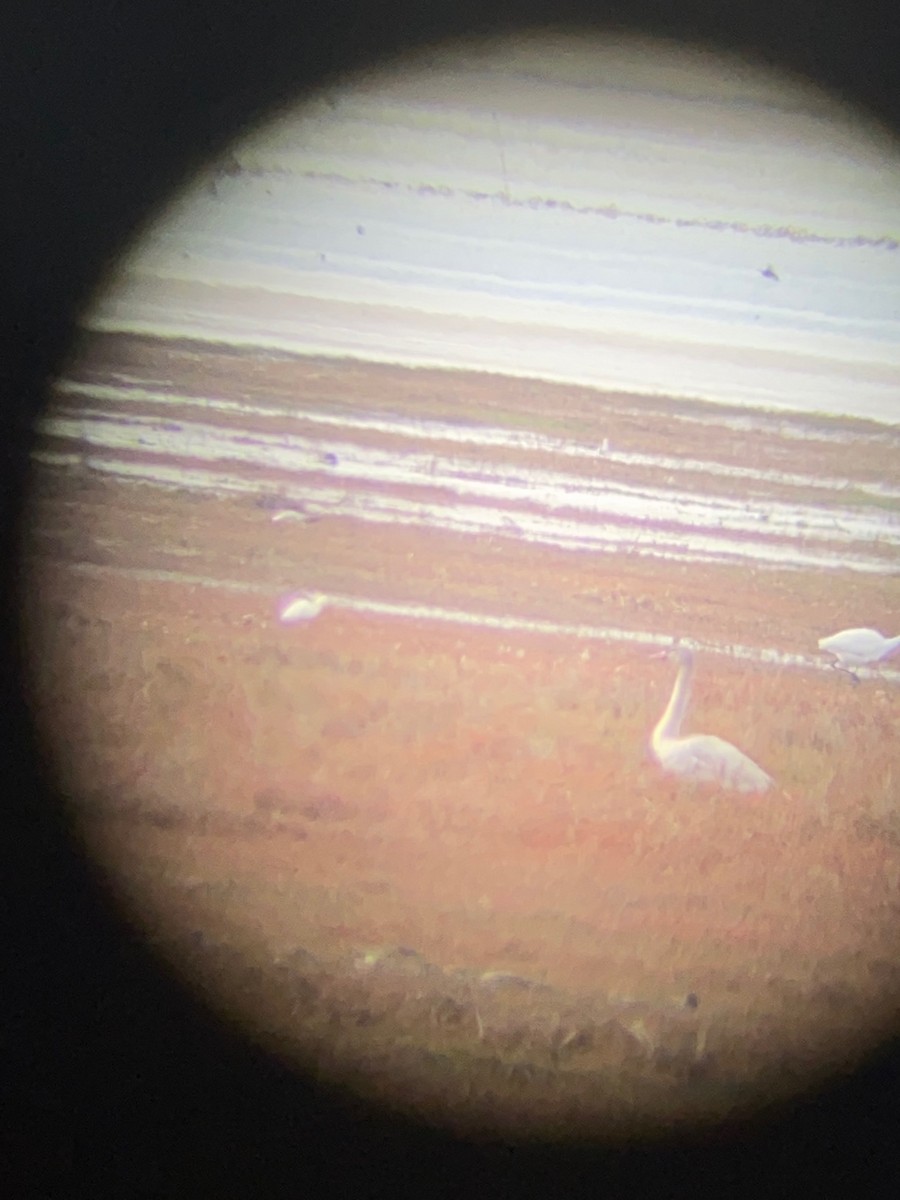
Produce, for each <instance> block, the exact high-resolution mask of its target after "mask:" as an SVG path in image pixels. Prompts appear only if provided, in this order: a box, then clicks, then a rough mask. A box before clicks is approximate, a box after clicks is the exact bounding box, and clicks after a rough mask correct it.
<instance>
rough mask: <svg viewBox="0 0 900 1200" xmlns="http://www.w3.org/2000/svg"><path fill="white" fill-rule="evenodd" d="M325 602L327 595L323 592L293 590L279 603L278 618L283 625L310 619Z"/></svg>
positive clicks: (317, 613) (326, 602)
mask: <svg viewBox="0 0 900 1200" xmlns="http://www.w3.org/2000/svg"><path fill="white" fill-rule="evenodd" d="M327 604H328V597H327V596H326V595H325V593H324V592H294V593H292V594H291V595H290V596H287V597H285V598H284V599H283V600H282V601H281V603H280V604H279V608H278V619H279V620H280V621H282V622H283V623H284V624H285V625H292V624H294V622H295V621H311V620H313V618H314V617H317V616H318V615H319V613H320V612H321V611H322V610H323V609H324V608H325V606H326V605H327Z"/></svg>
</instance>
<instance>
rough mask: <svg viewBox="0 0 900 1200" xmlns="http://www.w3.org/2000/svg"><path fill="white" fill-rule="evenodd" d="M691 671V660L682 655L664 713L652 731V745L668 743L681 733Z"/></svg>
mask: <svg viewBox="0 0 900 1200" xmlns="http://www.w3.org/2000/svg"><path fill="white" fill-rule="evenodd" d="M693 671H694V663H693V659H692V658H691V657H690V655H688V654H682V656H681V667H680V668H679V671H678V677H677V678H676V680H675V686H674V687H673V688H672V695H671V696H670V697H669V703H668V704H667V705H666V711H665V712H664V713H663V715H662V716H661V717H660V719H659V723H658V724H657V726H656V728H655V729H654V731H653V743H654V745H656V744H657V743H659V742H664V741H668V740H669V739H670V738H677V737H678V735H679V733H680V732H681V722H682V721H683V720H684V714H685V710H686V709H687V705H688V700H689V698H690V692H691V677H692V675H693Z"/></svg>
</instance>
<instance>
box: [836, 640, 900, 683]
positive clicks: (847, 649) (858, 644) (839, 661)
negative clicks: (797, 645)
mask: <svg viewBox="0 0 900 1200" xmlns="http://www.w3.org/2000/svg"><path fill="white" fill-rule="evenodd" d="M898 646H900V635H898V636H897V637H892V638H888V637H883V636H882V635H881V634H880V633H879V632H878V631H877V630H876V629H842V630H841V632H840V633H833V634H832V635H831V637H826V638H819V649H820V650H824V651H826V653H828V654H833V655H834V662H833V663H832V664H831V665H832V666H833V667H837V669H838V670H839V671H847V672H848V674H850V675H852V676H853V678H854V679H857V678H858V677H857V675H856V674H855V672H854V671H853V668H854V667H865V666H868V665H870V664H871V663H877V662H881V660H882V659H884V658H887V657H888V655H889V654H892V653H893V652H894V651H895V650H896V649H897V647H898Z"/></svg>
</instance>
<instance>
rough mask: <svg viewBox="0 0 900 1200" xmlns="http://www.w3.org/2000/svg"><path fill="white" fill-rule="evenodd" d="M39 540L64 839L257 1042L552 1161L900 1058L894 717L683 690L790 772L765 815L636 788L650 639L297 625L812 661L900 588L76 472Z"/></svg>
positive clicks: (657, 701)
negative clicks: (306, 618) (830, 638)
mask: <svg viewBox="0 0 900 1200" xmlns="http://www.w3.org/2000/svg"><path fill="white" fill-rule="evenodd" d="M33 512H34V517H33V520H32V522H31V527H30V535H29V541H28V543H27V545H26V555H27V561H28V570H29V575H28V580H27V592H26V598H27V602H26V613H25V615H26V621H25V633H26V645H27V648H28V652H29V656H30V661H31V663H32V669H33V679H32V703H33V707H34V710H35V715H36V719H37V721H38V724H39V728H40V729H41V730H42V731H43V734H44V735H45V739H46V743H47V746H48V752H49V753H50V754H51V756H52V759H53V762H54V769H55V770H56V772H57V774H58V776H59V778H60V779H61V781H62V784H63V787H64V790H65V792H66V793H67V794H68V796H69V797H70V798H71V808H70V811H71V815H72V820H73V824H74V826H75V828H76V830H77V832H78V835H79V836H80V837H81V838H82V839H83V841H84V843H85V845H86V847H87V848H88V850H89V852H90V854H91V855H92V856H93V857H94V858H95V860H96V861H97V862H98V863H100V864H101V865H102V867H103V869H104V870H106V871H107V872H108V873H109V875H110V878H111V879H112V881H113V884H114V886H115V888H116V889H117V891H118V893H119V894H120V895H121V897H122V903H123V905H124V907H125V909H126V911H127V912H128V913H129V914H130V916H131V917H132V919H134V920H135V921H136V922H137V923H138V924H139V926H140V927H141V928H142V929H143V930H144V931H145V933H146V936H147V937H148V939H149V940H150V941H151V942H152V943H153V944H154V945H155V946H157V947H158V948H159V951H160V953H161V954H163V955H164V957H166V958H167V960H169V961H171V962H173V963H175V964H176V967H177V969H178V970H179V971H180V972H181V973H182V974H184V976H185V977H186V978H187V979H188V980H189V981H190V982H191V984H192V985H194V986H196V987H197V988H199V989H200V990H201V991H202V992H203V994H204V995H207V996H208V997H209V1001H210V1003H211V1004H212V1005H213V1006H214V1007H215V1008H218V1009H219V1010H220V1011H223V1012H228V1013H231V1014H237V1015H238V1017H239V1018H240V1019H241V1020H242V1021H244V1022H245V1023H246V1025H247V1026H248V1028H249V1029H251V1030H252V1031H253V1033H254V1035H255V1036H257V1037H259V1038H261V1039H262V1040H263V1041H264V1042H265V1043H266V1044H268V1045H270V1046H273V1047H275V1048H276V1049H278V1050H279V1051H280V1052H284V1053H286V1054H288V1055H290V1056H293V1057H296V1058H298V1059H300V1060H301V1061H302V1062H304V1063H306V1064H307V1065H308V1066H310V1068H311V1069H315V1070H316V1071H317V1072H319V1073H320V1074H321V1075H322V1076H323V1077H324V1078H331V1079H334V1080H337V1081H341V1082H343V1083H345V1084H348V1085H349V1086H352V1087H353V1088H354V1089H356V1090H358V1091H360V1092H362V1093H363V1094H364V1095H367V1096H370V1097H374V1098H376V1099H377V1100H378V1101H379V1102H380V1103H383V1104H386V1105H397V1106H399V1107H401V1108H404V1109H408V1110H412V1111H415V1112H417V1113H419V1114H425V1115H427V1116H429V1117H430V1118H431V1119H434V1120H439V1121H443V1122H447V1123H449V1124H451V1125H454V1126H456V1127H458V1128H463V1129H467V1130H473V1129H482V1130H487V1129H496V1128H502V1129H505V1130H507V1131H509V1130H519V1131H521V1132H532V1133H534V1132H539V1133H541V1134H543V1135H549V1136H565V1135H567V1134H577V1133H579V1132H584V1131H585V1130H592V1129H593V1130H596V1129H601V1128H602V1129H605V1130H610V1129H615V1128H619V1127H624V1126H628V1127H631V1126H633V1125H634V1124H635V1123H637V1124H641V1123H643V1122H649V1123H650V1124H658V1123H663V1122H664V1123H666V1124H667V1125H671V1123H673V1122H679V1121H685V1122H693V1121H698V1120H702V1119H714V1118H719V1117H722V1116H724V1115H726V1114H728V1113H729V1112H733V1111H735V1110H736V1109H744V1108H752V1107H754V1105H756V1104H757V1103H759V1102H761V1101H762V1100H763V1099H771V1098H773V1097H774V1096H777V1095H781V1094H787V1093H790V1092H791V1091H793V1090H795V1089H797V1088H799V1087H802V1086H804V1085H807V1084H810V1083H814V1082H815V1080H816V1079H817V1078H818V1077H819V1076H820V1074H821V1073H823V1072H827V1071H829V1070H832V1069H835V1068H836V1067H838V1066H841V1065H844V1064H846V1063H847V1062H852V1061H853V1060H854V1058H855V1057H856V1056H857V1055H859V1054H861V1053H863V1052H865V1050H866V1049H867V1048H869V1047H870V1046H871V1045H872V1044H873V1043H874V1042H876V1041H877V1040H878V1039H879V1038H880V1037H881V1036H884V1034H885V1033H886V1032H887V1031H889V1030H891V1029H894V1028H896V1025H897V1022H898V1014H900V1008H898V998H900V954H898V951H900V933H898V929H900V923H898V916H900V812H898V801H897V795H896V790H897V789H896V778H897V763H898V734H897V730H898V727H900V694H898V689H897V688H896V687H895V686H892V685H889V684H887V683H884V682H881V681H878V680H865V681H864V682H862V683H860V684H859V685H854V684H853V683H852V681H850V680H849V679H848V678H847V677H845V676H841V675H840V674H838V673H836V672H832V673H826V672H819V671H813V670H804V669H801V668H779V669H776V668H772V667H767V668H763V667H753V666H748V665H747V664H746V663H735V662H729V661H728V660H727V659H720V658H716V659H715V660H714V661H713V660H708V661H704V662H701V664H700V665H699V669H698V678H697V682H696V686H695V692H694V699H693V705H692V710H691V714H690V717H689V725H690V730H708V731H710V732H716V733H718V734H720V735H721V736H724V737H726V738H729V739H730V740H734V741H737V742H739V743H740V745H741V746H742V748H743V749H745V750H746V751H747V752H748V753H749V754H750V755H751V756H752V757H754V758H755V759H756V760H757V761H759V762H761V763H762V764H763V765H764V766H765V767H766V769H767V770H768V771H770V773H771V774H772V775H773V776H774V777H775V779H776V781H777V786H776V788H775V789H774V790H773V791H772V792H770V793H769V794H767V795H765V796H763V797H758V798H746V797H740V796H735V795H732V794H727V793H722V792H719V791H717V790H715V789H712V788H700V787H695V786H690V785H687V784H681V783H678V782H673V781H672V780H670V779H669V778H667V777H665V776H663V775H661V774H660V772H659V771H658V769H657V768H656V767H655V765H654V764H653V763H652V762H651V761H650V760H649V756H648V754H647V750H646V745H647V737H648V734H649V730H650V729H651V728H652V725H653V724H654V722H655V721H656V719H657V717H658V715H659V713H660V712H661V711H662V708H663V707H664V705H665V703H666V700H667V698H668V694H669V691H670V689H671V686H672V682H673V678H672V676H673V668H672V666H671V665H670V664H668V663H666V662H657V661H654V660H652V659H651V658H650V657H649V656H648V654H647V652H646V651H645V650H643V649H641V648H640V647H635V646H628V645H626V644H614V643H610V644H607V643H603V642H597V641H591V642H587V641H579V640H577V639H567V638H565V637H562V636H558V635H551V634H549V633H536V632H508V631H504V632H498V631H496V630H490V629H481V628H469V627H463V626H458V625H456V626H454V625H452V624H449V623H442V622H439V621H433V620H424V619H421V620H416V619H412V618H410V617H399V616H389V615H377V614H371V613H363V612H359V611H352V610H350V609H347V608H341V607H340V606H333V607H328V608H326V609H325V611H324V612H323V613H322V614H321V615H320V616H319V617H318V618H316V619H315V620H313V621H310V622H301V623H299V624H297V625H282V624H280V623H279V622H278V620H277V618H276V613H275V604H276V601H277V599H278V597H279V596H280V595H282V594H283V593H284V592H285V591H286V590H289V589H290V588H292V587H298V586H305V585H306V584H307V583H308V582H315V585H316V586H318V587H321V588H322V589H323V590H325V591H326V592H334V593H335V594H347V595H354V594H355V595H367V596H370V597H379V596H381V597H383V598H385V599H388V598H389V599H393V600H397V599H401V600H402V599H404V598H407V599H409V600H411V601H412V600H415V601H416V602H417V603H422V604H434V605H439V606H445V607H453V606H454V605H458V606H460V607H467V608H474V609H476V610H478V611H503V607H504V605H507V606H509V607H511V608H512V609H514V610H520V609H522V608H523V607H525V606H526V605H527V610H528V611H529V612H530V613H531V614H532V615H535V616H542V615H543V616H551V615H552V616H553V617H554V619H556V620H561V621H573V622H577V621H588V622H590V621H593V622H594V623H596V624H599V625H606V624H614V625H617V626H619V627H621V628H623V629H628V628H634V629H645V630H646V629H651V630H653V629H657V630H659V631H660V632H665V631H667V630H670V629H671V628H672V627H673V624H677V625H678V626H679V627H680V628H681V629H682V632H683V633H684V634H686V635H695V636H697V635H702V636H703V637H706V638H710V639H717V640H719V641H723V642H726V643H727V642H728V641H729V640H736V641H737V640H739V641H741V642H742V643H744V644H760V645H775V646H778V647H779V648H780V649H782V650H796V651H797V652H803V653H808V651H809V629H810V627H812V628H817V627H819V626H825V627H827V626H828V623H829V618H830V617H831V615H832V614H833V612H834V611H835V607H836V605H838V604H844V603H846V602H847V601H848V600H849V599H852V598H853V596H854V595H855V592H856V591H859V590H860V589H862V590H864V589H865V588H867V587H868V588H870V589H875V588H877V589H880V590H879V591H878V595H877V603H878V604H880V605H881V610H880V611H882V612H883V613H884V615H885V618H886V619H887V618H888V617H889V615H890V613H891V612H892V611H893V612H896V611H897V609H898V605H897V600H898V595H897V583H896V581H895V580H893V579H887V580H885V579H880V580H878V581H877V582H871V583H869V582H866V580H864V579H861V578H860V577H854V576H852V575H850V574H849V573H848V575H847V576H846V577H844V578H835V579H831V580H829V583H828V586H827V587H825V586H823V583H822V580H821V579H820V578H819V579H816V578H815V577H813V576H811V575H803V574H800V573H796V572H794V573H791V572H782V573H779V572H774V571H773V572H758V573H757V572H750V573H746V572H744V573H740V574H739V573H738V572H737V568H731V567H713V566H708V567H699V568H698V567H696V566H693V567H691V568H690V569H688V568H686V567H685V566H682V565H679V564H668V565H666V564H664V565H660V564H659V563H656V564H652V563H648V562H647V561H641V560H630V559H626V558H624V557H619V558H610V559H608V560H604V561H603V562H601V563H598V562H597V561H590V562H589V561H586V560H585V559H584V558H583V557H580V556H578V555H576V554H571V553H567V552H564V551H558V552H555V551H549V550H547V549H546V548H544V549H541V548H536V547H528V546H523V545H520V544H517V543H515V542H512V541H504V540H503V539H500V538H497V539H493V538H486V539H481V540H479V539H474V538H472V539H465V538H461V537H451V536H450V535H446V536H441V535H438V534H435V533H428V534H425V533H421V532H417V531H416V530H409V529H407V530H399V529H397V528H385V529H380V528H365V529H363V528H360V527H359V526H358V525H354V524H353V523H352V522H350V521H347V520H345V519H341V518H335V519H334V520H331V521H322V522H318V523H313V524H309V525H303V526H293V527H291V528H290V529H289V530H288V529H286V528H285V527H284V526H279V525H277V524H273V523H272V522H271V519H270V512H269V511H268V510H267V509H266V508H265V507H261V506H260V504H258V503H256V502H255V501H254V499H253V498H245V499H234V500H223V499H218V498H211V497H204V496H200V495H197V494H193V493H190V492H187V491H184V490H182V491H177V490H173V489H169V490H165V489H162V488H158V487H152V486H148V485H143V484H134V483H128V482H124V483H122V482H117V481H114V480H109V479H103V478H101V477H98V476H97V475H95V474H93V473H92V472H91V471H90V470H88V469H86V468H72V469H68V470H60V469H55V468H49V467H43V468H41V469H40V471H39V472H38V473H37V474H36V478H35V493H34V508H33ZM216 581H218V583H217V582H216ZM874 595H875V594H874V591H873V592H872V595H870V596H869V597H868V599H869V601H870V603H872V604H874V603H875V600H874V599H873V597H874ZM548 598H550V599H552V604H551V603H550V599H548ZM542 604H544V605H546V606H547V607H546V608H545V609H544V610H542V607H541V606H542ZM888 623H889V621H888Z"/></svg>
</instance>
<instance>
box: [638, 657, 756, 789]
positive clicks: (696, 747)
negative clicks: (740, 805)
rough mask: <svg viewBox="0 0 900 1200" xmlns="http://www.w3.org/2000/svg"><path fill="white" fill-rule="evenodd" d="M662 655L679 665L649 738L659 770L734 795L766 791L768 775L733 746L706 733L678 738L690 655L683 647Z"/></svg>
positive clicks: (690, 673)
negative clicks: (664, 708)
mask: <svg viewBox="0 0 900 1200" xmlns="http://www.w3.org/2000/svg"><path fill="white" fill-rule="evenodd" d="M663 656H664V657H667V658H668V657H674V658H677V659H678V661H679V663H680V664H681V665H680V669H679V671H678V678H677V679H676V680H675V686H674V688H673V689H672V696H671V699H670V700H669V703H668V705H667V706H666V711H665V712H664V713H663V715H662V716H661V717H660V719H659V722H658V724H657V726H656V728H655V729H654V730H653V734H652V736H651V738H650V747H651V749H652V750H653V755H654V757H655V758H656V760H657V762H658V763H659V764H660V766H661V767H662V768H663V770H664V771H669V772H671V773H672V774H673V775H680V776H682V777H683V778H684V779H693V780H695V781H697V782H705V783H718V784H721V786H722V787H725V788H729V789H731V790H732V791H736V792H765V791H768V789H769V788H770V787H771V786H772V778H771V776H769V775H767V774H766V772H765V771H764V770H763V769H762V767H758V766H757V765H756V763H755V762H753V760H752V759H750V758H748V757H747V755H746V754H744V753H742V752H741V751H740V750H738V748H737V746H732V745H731V743H730V742H726V741H724V740H723V739H722V738H719V737H714V736H712V735H711V734H707V733H698V734H694V735H693V736H692V737H681V736H680V733H681V722H682V721H683V720H684V714H685V712H686V710H687V706H688V700H689V699H690V690H691V678H692V676H693V671H694V656H693V654H692V653H691V651H690V650H689V649H688V648H687V647H686V646H675V647H673V648H672V649H671V650H667V651H663ZM657 657H659V656H657Z"/></svg>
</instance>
